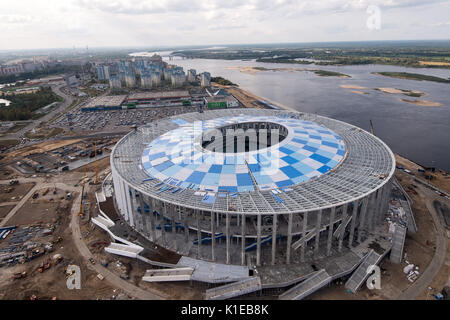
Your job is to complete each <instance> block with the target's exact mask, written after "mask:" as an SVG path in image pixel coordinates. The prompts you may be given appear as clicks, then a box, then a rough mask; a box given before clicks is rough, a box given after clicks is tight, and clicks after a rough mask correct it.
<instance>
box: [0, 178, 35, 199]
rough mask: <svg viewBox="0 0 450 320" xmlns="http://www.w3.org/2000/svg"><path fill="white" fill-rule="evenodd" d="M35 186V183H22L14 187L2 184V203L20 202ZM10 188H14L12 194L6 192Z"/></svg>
mask: <svg viewBox="0 0 450 320" xmlns="http://www.w3.org/2000/svg"><path fill="white" fill-rule="evenodd" d="M34 185H35V184H34V183H21V184H18V185H14V186H9V185H8V184H0V203H3V202H16V201H19V200H20V199H21V198H22V197H23V196H24V195H26V194H27V193H28V192H29V191H30V190H31V188H33V187H34ZM8 188H12V189H13V190H12V191H11V192H5V190H7V189H8Z"/></svg>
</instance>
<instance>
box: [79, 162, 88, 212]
mask: <svg viewBox="0 0 450 320" xmlns="http://www.w3.org/2000/svg"><path fill="white" fill-rule="evenodd" d="M86 178H87V176H86V169H84V177H83V185H82V187H81V199H80V211H79V212H78V216H80V217H82V216H83V197H84V183H85V182H86Z"/></svg>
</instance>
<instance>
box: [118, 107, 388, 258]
mask: <svg viewBox="0 0 450 320" xmlns="http://www.w3.org/2000/svg"><path fill="white" fill-rule="evenodd" d="M394 170H395V159H394V155H393V153H392V152H391V150H390V149H389V148H388V147H387V145H386V144H385V143H384V142H383V141H381V140H380V139H379V138H377V137H375V136H373V135H372V134H370V133H368V132H366V131H364V130H362V129H360V128H357V127H355V126H353V125H350V124H348V123H344V122H341V121H338V120H333V119H330V118H326V117H322V116H318V115H313V114H306V113H298V112H291V111H281V110H269V109H224V110H212V111H205V112H201V113H197V112H195V113H188V114H183V115H177V116H174V117H171V118H167V119H163V120H158V122H153V123H149V124H148V125H146V126H142V127H139V128H136V129H135V130H133V131H132V132H130V133H129V134H127V135H126V136H125V137H123V138H122V139H121V140H120V141H119V142H118V143H117V144H116V146H115V147H114V149H113V151H112V153H111V172H112V179H113V186H114V198H115V206H116V208H117V211H118V212H119V213H120V215H121V216H122V217H123V219H124V220H125V221H126V222H127V223H128V224H129V225H130V226H131V227H132V228H133V229H135V230H136V231H137V232H139V233H140V234H141V235H143V236H144V237H146V238H147V239H149V240H150V241H152V242H154V243H156V244H157V245H159V246H162V247H164V248H166V249H169V250H172V251H174V252H177V253H179V254H181V255H183V256H187V257H191V258H194V259H200V260H204V261H210V262H217V263H223V264H231V265H247V266H249V265H254V266H280V265H284V266H285V267H286V266H288V265H293V264H302V263H306V262H308V261H314V260H315V259H317V257H322V258H323V257H325V259H327V258H328V257H333V256H339V255H340V254H342V252H343V251H345V250H347V249H348V248H354V247H356V246H358V244H360V243H362V242H364V241H365V240H366V239H367V238H368V237H370V235H371V234H374V233H377V232H379V231H377V230H380V229H383V230H384V229H385V223H386V219H385V214H386V213H387V210H388V200H389V195H390V191H391V185H392V183H393V174H394Z"/></svg>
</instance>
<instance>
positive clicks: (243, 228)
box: [241, 214, 246, 265]
mask: <svg viewBox="0 0 450 320" xmlns="http://www.w3.org/2000/svg"><path fill="white" fill-rule="evenodd" d="M245 224H246V216H245V215H244V214H243V215H242V221H241V235H242V239H241V264H242V265H245V234H246V229H245V227H246V226H245Z"/></svg>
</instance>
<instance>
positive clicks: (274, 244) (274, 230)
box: [272, 214, 278, 265]
mask: <svg viewBox="0 0 450 320" xmlns="http://www.w3.org/2000/svg"><path fill="white" fill-rule="evenodd" d="M277 219H278V215H277V214H274V215H273V218H272V265H274V264H275V258H276V250H277Z"/></svg>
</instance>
